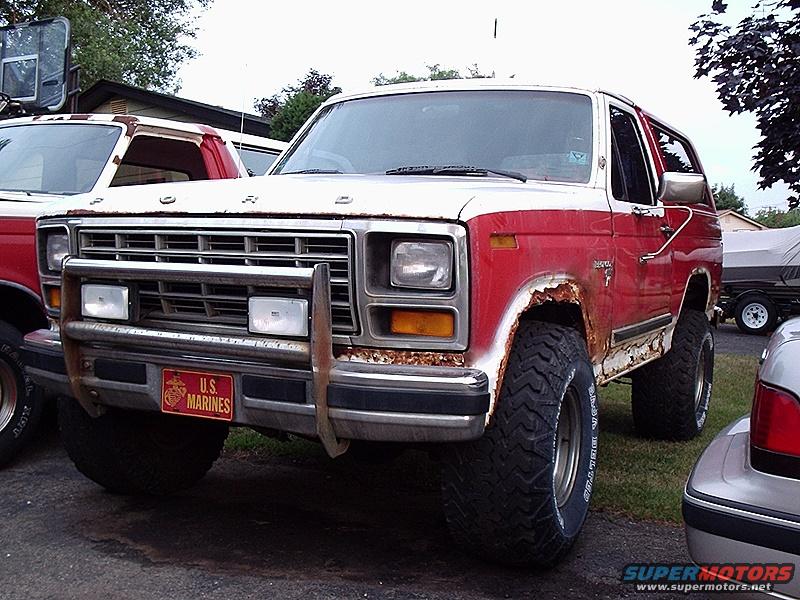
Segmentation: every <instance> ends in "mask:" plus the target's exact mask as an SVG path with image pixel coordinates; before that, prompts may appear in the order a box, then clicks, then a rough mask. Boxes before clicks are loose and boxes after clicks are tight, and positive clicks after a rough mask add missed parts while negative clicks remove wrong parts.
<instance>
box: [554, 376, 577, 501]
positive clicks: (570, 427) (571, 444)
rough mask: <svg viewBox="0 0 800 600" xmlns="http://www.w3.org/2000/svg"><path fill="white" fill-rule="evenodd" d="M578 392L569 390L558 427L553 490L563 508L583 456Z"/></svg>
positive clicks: (559, 417) (573, 484)
mask: <svg viewBox="0 0 800 600" xmlns="http://www.w3.org/2000/svg"><path fill="white" fill-rule="evenodd" d="M579 402H580V401H579V399H578V394H577V392H576V391H575V390H574V389H573V388H572V387H570V388H568V389H567V393H566V394H565V395H564V400H563V401H562V403H561V412H560V414H559V415H558V426H557V427H556V455H555V464H554V468H553V490H554V491H555V496H556V504H557V506H558V507H559V508H561V507H563V506H564V505H565V504H566V503H567V501H568V500H569V498H570V496H571V495H572V490H573V488H574V487H575V480H576V479H577V478H578V464H579V462H580V456H581V420H580V405H579Z"/></svg>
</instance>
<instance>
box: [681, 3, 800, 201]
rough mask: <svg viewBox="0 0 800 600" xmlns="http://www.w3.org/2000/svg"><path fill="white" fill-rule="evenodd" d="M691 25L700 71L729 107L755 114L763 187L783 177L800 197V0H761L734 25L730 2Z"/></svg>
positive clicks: (755, 159)
mask: <svg viewBox="0 0 800 600" xmlns="http://www.w3.org/2000/svg"><path fill="white" fill-rule="evenodd" d="M711 10H712V13H711V14H707V15H701V16H700V17H698V20H697V22H695V23H694V24H693V25H692V26H691V30H692V32H693V34H694V35H693V36H692V38H691V40H690V43H691V44H692V45H694V46H696V48H697V58H696V60H695V67H696V71H695V77H703V76H706V77H710V78H711V79H712V81H713V82H714V84H715V85H716V86H717V96H718V97H719V99H720V101H721V102H722V105H723V106H724V107H725V110H727V111H728V112H730V113H731V114H737V113H742V112H749V113H752V114H754V115H755V117H756V120H757V124H758V130H759V132H760V133H761V140H759V142H758V144H756V146H755V150H756V154H755V156H753V162H754V170H756V171H757V172H758V174H759V175H760V177H761V180H760V181H759V187H761V188H762V189H764V188H768V187H770V186H772V184H774V183H776V182H778V181H784V182H785V183H786V185H788V186H789V189H790V190H791V191H792V192H794V194H795V196H794V197H792V198H789V206H790V207H792V206H794V207H796V206H797V205H798V203H799V202H800V28H799V27H798V22H800V0H758V1H757V2H755V4H754V5H753V8H752V11H753V14H751V15H749V16H747V17H745V18H744V19H742V20H741V21H739V23H738V24H737V25H736V26H735V27H731V26H729V25H726V24H725V23H724V21H723V17H724V13H725V11H726V10H727V4H726V3H725V2H723V0H713V2H712V6H711Z"/></svg>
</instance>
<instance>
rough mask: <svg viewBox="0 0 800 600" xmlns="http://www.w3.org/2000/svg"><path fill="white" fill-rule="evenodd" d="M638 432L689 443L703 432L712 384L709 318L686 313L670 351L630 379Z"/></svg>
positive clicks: (643, 434) (634, 417)
mask: <svg viewBox="0 0 800 600" xmlns="http://www.w3.org/2000/svg"><path fill="white" fill-rule="evenodd" d="M631 379H632V382H633V386H632V392H631V405H632V410H633V424H634V427H635V428H636V432H637V433H638V434H639V435H641V436H643V437H647V438H655V439H660V440H690V439H692V438H694V437H696V436H697V435H699V434H700V432H701V431H702V430H703V426H704V425H705V422H706V417H707V416H708V404H709V401H710V400H711V388H712V384H713V381H714V336H713V334H712V332H711V326H710V324H709V322H708V319H707V318H706V316H705V314H703V313H702V312H700V311H699V310H686V311H684V312H683V313H682V314H681V316H680V318H679V319H678V324H677V325H676V327H675V333H674V334H673V336H672V347H671V348H670V350H669V352H667V353H666V354H665V355H664V356H662V357H661V358H659V359H658V360H655V361H653V362H651V363H648V364H646V365H644V366H643V367H640V368H639V369H637V370H636V371H634V372H633V374H632V375H631Z"/></svg>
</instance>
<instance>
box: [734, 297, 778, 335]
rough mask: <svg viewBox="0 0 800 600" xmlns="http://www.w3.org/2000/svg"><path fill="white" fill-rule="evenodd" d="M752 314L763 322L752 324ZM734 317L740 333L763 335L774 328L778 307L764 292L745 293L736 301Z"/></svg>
mask: <svg viewBox="0 0 800 600" xmlns="http://www.w3.org/2000/svg"><path fill="white" fill-rule="evenodd" d="M754 311H755V312H754ZM753 314H754V315H755V317H756V318H758V321H759V322H761V321H763V324H761V325H760V326H754V320H753V319H754V317H753V316H751V315H753ZM734 319H736V326H737V327H738V328H739V331H741V332H742V333H747V334H750V335H765V334H766V333H768V332H770V331H772V330H773V329H774V328H775V324H776V323H777V322H778V309H777V308H776V307H775V303H774V302H772V300H770V299H769V298H768V297H767V296H765V295H764V294H747V295H746V296H743V297H742V298H740V299H739V301H738V302H737V303H736V311H735V314H734Z"/></svg>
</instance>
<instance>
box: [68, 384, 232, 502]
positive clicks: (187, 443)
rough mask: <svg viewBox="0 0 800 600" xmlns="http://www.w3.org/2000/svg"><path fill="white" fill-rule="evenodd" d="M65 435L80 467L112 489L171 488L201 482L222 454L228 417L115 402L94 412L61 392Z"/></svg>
mask: <svg viewBox="0 0 800 600" xmlns="http://www.w3.org/2000/svg"><path fill="white" fill-rule="evenodd" d="M58 419H59V427H60V429H61V440H62V441H63V442H64V447H65V448H66V450H67V454H69V457H70V458H71V459H72V462H74V463H75V466H76V467H77V468H78V470H79V471H80V472H81V473H83V474H84V475H86V476H87V477H88V478H89V479H91V480H92V481H94V482H95V483H98V484H99V485H101V486H103V487H104V488H106V489H107V490H109V491H111V492H116V493H120V494H156V495H161V494H169V493H172V492H176V491H178V490H182V489H185V488H188V487H190V486H192V485H194V484H195V483H197V482H198V481H199V480H200V479H202V478H203V476H204V475H205V474H206V472H207V471H208V470H209V469H210V468H211V465H212V464H213V463H214V461H215V460H216V459H217V458H218V457H219V454H220V452H221V451H222V444H223V443H224V442H225V438H226V437H227V435H228V426H227V424H226V423H222V422H217V421H210V420H205V419H194V418H191V417H183V416H175V415H164V414H161V413H155V412H142V411H133V410H120V409H116V408H109V409H107V410H106V412H105V413H104V414H103V415H102V416H100V417H97V418H92V417H90V416H89V415H88V414H87V413H86V411H84V410H83V408H82V407H81V406H80V405H79V404H78V402H77V401H76V400H73V399H72V398H60V399H59V402H58Z"/></svg>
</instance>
